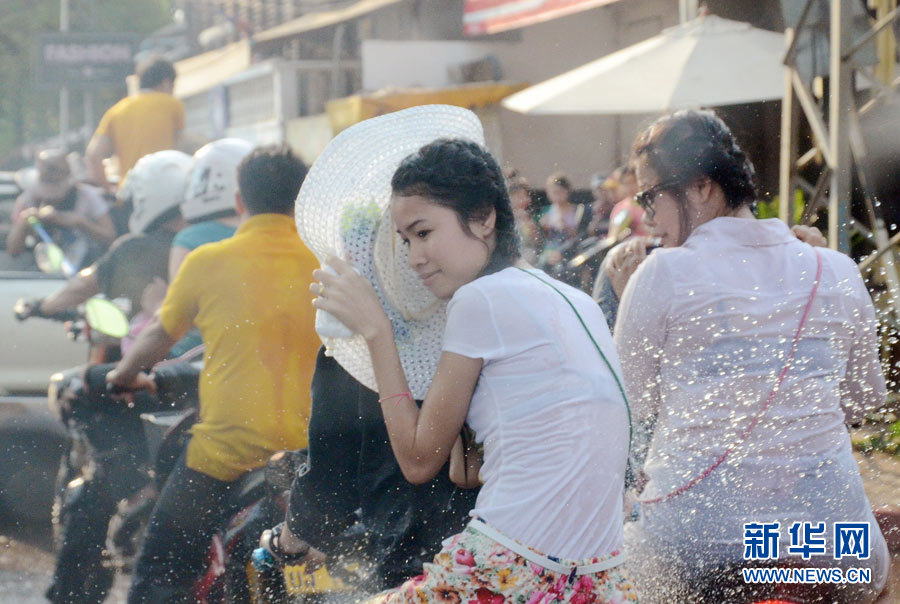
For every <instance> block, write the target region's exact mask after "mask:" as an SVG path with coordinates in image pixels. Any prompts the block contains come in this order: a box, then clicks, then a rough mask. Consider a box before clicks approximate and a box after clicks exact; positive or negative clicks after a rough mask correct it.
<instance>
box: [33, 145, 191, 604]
mask: <svg viewBox="0 0 900 604" xmlns="http://www.w3.org/2000/svg"><path fill="white" fill-rule="evenodd" d="M190 165H191V158H190V156H188V155H186V154H184V153H181V152H180V151H160V152H158V153H152V154H150V155H147V156H145V157H143V158H141V160H140V161H138V163H137V164H136V165H135V167H134V168H133V169H132V170H131V172H130V173H129V178H128V182H127V185H126V186H125V187H124V188H123V189H121V190H120V196H121V197H123V198H126V199H128V200H130V201H131V202H132V204H133V206H134V212H133V213H132V215H131V219H130V222H129V228H130V230H131V233H130V234H128V235H124V236H122V237H120V238H119V239H117V240H116V241H115V242H114V243H113V245H112V247H111V248H110V250H109V251H108V252H107V253H106V254H105V255H104V256H103V257H102V258H100V259H99V260H98V261H97V262H96V263H95V264H94V265H92V266H90V267H88V268H86V269H84V270H82V271H81V272H80V273H78V274H77V275H76V276H75V277H73V278H72V279H70V280H69V282H68V283H66V285H65V286H64V287H63V288H62V289H61V290H59V291H57V292H55V293H53V294H51V295H50V296H48V297H46V298H44V299H43V300H37V301H35V302H33V303H31V305H30V306H31V308H30V310H31V314H32V316H42V315H47V316H49V315H53V314H56V313H59V312H61V311H63V310H66V309H70V308H74V307H76V306H77V305H78V304H80V303H82V302H84V301H85V300H87V299H88V298H89V297H91V296H93V295H95V294H97V293H100V292H102V293H104V294H106V296H107V297H108V298H117V297H125V298H127V299H129V300H131V301H132V303H133V304H134V305H135V307H137V306H138V304H139V303H140V302H141V301H142V300H144V301H145V302H146V300H147V295H146V292H147V291H148V290H151V289H153V288H155V287H158V286H159V282H160V281H161V280H163V279H165V278H166V276H167V270H168V253H169V247H170V245H171V242H172V238H173V237H174V236H175V233H176V232H177V231H178V230H179V229H180V228H181V227H182V226H183V220H182V218H181V214H180V211H179V205H180V204H181V201H182V200H183V198H184V190H185V186H186V183H187V176H188V172H189V169H190ZM164 285H165V284H164V283H163V286H164ZM145 311H146V309H145ZM112 367H113V365H112V364H101V365H94V366H91V367H88V368H87V369H86V370H85V373H84V377H83V379H82V380H81V385H80V386H78V385H73V386H74V387H73V388H72V389H71V390H70V391H69V393H68V396H67V397H66V400H67V408H68V412H69V413H68V416H69V419H71V421H76V422H78V423H79V425H81V426H83V427H84V432H85V434H86V437H87V439H88V441H89V442H90V445H91V447H92V448H93V450H94V455H93V459H94V461H95V462H96V463H95V464H94V469H93V471H92V472H88V473H87V474H86V475H85V476H84V481H83V482H82V485H81V487H80V488H79V489H78V490H77V491H75V494H74V496H73V497H72V498H71V499H70V500H69V501H67V502H65V510H64V512H63V513H64V515H65V516H66V518H67V522H65V523H64V525H63V527H62V529H63V532H62V544H61V547H60V551H59V555H58V557H57V563H56V570H55V573H54V576H53V583H52V584H51V586H50V588H49V589H48V591H47V598H48V599H49V600H50V601H51V602H54V603H63V602H65V603H81V602H84V603H87V602H97V601H102V600H103V598H104V597H105V595H106V592H107V591H108V589H109V587H110V585H111V584H112V578H113V576H112V575H113V573H112V570H111V569H107V568H104V566H103V564H102V552H103V548H104V545H105V542H106V531H107V525H108V524H109V520H110V518H111V517H112V515H113V514H114V513H115V510H116V504H117V502H118V501H119V500H120V499H122V498H124V497H126V496H128V495H129V494H130V493H131V492H133V491H135V490H136V489H137V488H139V487H140V486H141V484H142V483H143V480H142V477H141V476H140V473H139V472H138V467H139V466H140V464H141V463H142V462H143V460H144V457H145V454H144V449H145V444H144V435H143V430H142V427H141V422H140V419H139V415H140V413H141V412H143V411H147V410H150V409H155V408H158V407H159V402H158V399H156V398H155V397H152V396H150V395H148V394H140V395H138V396H137V397H135V400H134V404H133V407H128V406H126V405H122V404H118V403H116V402H115V401H112V400H110V399H109V398H108V397H107V396H106V394H105V392H104V389H103V388H102V385H103V380H104V376H105V375H106V373H107V372H108V371H109V370H110V369H112ZM89 385H93V386H94V387H93V388H90V387H89ZM97 385H100V386H101V387H100V388H99V389H98V388H97Z"/></svg>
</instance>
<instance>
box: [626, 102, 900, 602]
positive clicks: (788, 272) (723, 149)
mask: <svg viewBox="0 0 900 604" xmlns="http://www.w3.org/2000/svg"><path fill="white" fill-rule="evenodd" d="M634 158H635V160H636V165H637V176H638V183H639V185H640V187H641V189H642V192H641V193H639V194H638V195H637V199H638V201H639V202H640V203H641V205H643V207H644V209H645V211H646V212H647V214H646V221H647V224H648V226H649V227H650V229H651V233H652V234H653V235H654V236H656V237H659V238H661V240H662V244H663V247H664V248H665V249H661V250H656V251H654V252H653V253H652V254H650V255H649V256H647V254H646V252H645V251H644V248H643V246H636V247H635V248H634V250H633V251H634V252H635V253H633V254H631V255H629V254H625V256H626V257H624V258H620V261H619V262H618V265H619V266H621V267H623V268H624V269H625V270H628V269H629V268H631V269H632V270H633V266H634V265H635V264H637V263H640V267H639V268H638V269H637V271H636V272H634V274H633V275H632V276H631V278H630V279H629V281H628V284H627V286H626V287H625V291H624V293H623V296H622V301H621V304H620V306H619V315H618V320H617V322H616V327H615V342H616V347H617V349H618V352H619V356H620V358H621V359H622V364H623V368H624V372H625V378H626V380H625V381H626V387H627V391H628V393H629V395H630V400H631V402H632V404H633V410H634V421H635V430H636V433H641V432H642V431H641V430H639V429H638V426H645V425H648V424H650V423H652V422H653V421H655V423H656V426H655V431H654V433H653V436H652V440H650V442H649V452H648V454H647V459H646V463H645V465H644V468H643V469H644V472H645V474H646V477H647V483H646V487H645V488H644V490H643V492H642V493H641V499H642V500H643V503H642V504H641V508H640V510H641V514H640V518H639V520H638V521H637V522H635V523H633V524H629V525H628V526H627V527H626V530H625V534H626V543H627V546H628V553H629V560H630V561H631V562H632V570H634V572H635V577H636V580H637V582H638V585H640V587H641V594H642V598H643V599H644V600H645V601H648V602H661V603H669V602H685V601H694V598H697V597H701V598H705V599H704V600H703V601H716V602H719V601H725V600H726V599H727V600H728V601H745V600H741V598H740V596H736V595H735V594H734V593H733V592H732V593H731V594H730V596H727V597H726V596H719V597H716V596H711V595H710V590H711V589H712V590H714V589H716V588H715V587H713V586H714V585H715V584H716V583H718V584H719V586H721V585H723V584H729V585H731V586H734V585H735V584H737V585H738V586H740V587H741V588H744V587H746V586H745V585H744V582H743V579H742V576H741V571H740V569H739V568H737V567H738V566H741V565H744V566H764V565H776V566H789V565H796V564H800V565H801V566H810V567H824V568H829V569H837V568H842V569H844V570H847V569H848V568H849V567H858V568H865V569H868V570H869V571H870V572H871V582H866V583H864V584H847V585H842V586H839V587H834V588H833V589H835V590H836V591H837V592H838V593H836V594H832V595H830V596H829V597H828V598H823V599H822V600H821V601H829V602H831V601H839V602H853V603H865V602H871V601H872V600H873V599H874V598H875V597H876V595H877V594H878V591H879V589H880V588H881V587H882V586H883V585H884V582H885V578H886V573H887V568H888V564H889V562H890V560H889V557H888V553H887V549H886V546H885V542H884V538H883V537H882V534H881V531H880V530H879V528H878V525H877V524H876V523H875V520H874V518H873V515H872V512H871V509H870V505H869V501H868V499H867V498H866V494H865V492H864V491H863V487H862V482H861V479H860V475H859V470H858V468H857V465H856V461H855V459H854V457H853V453H852V451H851V446H850V438H849V435H848V432H847V429H846V427H845V425H844V422H845V421H852V420H854V419H859V418H861V417H862V416H863V415H864V414H865V411H866V410H871V409H874V408H877V407H879V406H880V405H882V404H883V403H884V400H885V384H884V378H883V376H882V372H881V366H880V363H879V359H878V344H877V335H876V334H877V325H876V321H875V313H874V309H873V306H872V301H871V299H870V297H869V294H868V293H867V291H866V288H865V286H864V285H863V282H862V279H861V278H860V275H859V271H858V270H857V268H856V265H855V264H854V263H853V261H852V260H851V259H850V258H848V257H847V256H845V255H843V254H840V253H838V252H836V251H833V250H828V249H821V248H812V247H810V246H809V245H807V244H805V243H803V242H801V241H800V240H798V238H797V237H796V236H795V235H794V234H793V233H792V232H791V231H790V229H788V227H787V225H785V224H784V223H783V222H781V221H779V220H777V219H769V220H756V219H755V218H754V216H753V213H752V212H751V210H750V204H752V203H753V202H754V201H755V199H756V190H755V186H754V182H753V181H754V170H753V166H752V165H751V164H750V162H749V160H747V158H746V157H745V155H744V153H743V151H741V149H740V147H739V146H738V145H737V143H736V141H735V139H734V137H733V135H732V133H731V132H730V131H729V129H728V127H727V126H726V125H725V124H724V123H723V122H722V121H721V120H720V119H719V118H718V117H716V115H715V114H714V113H713V112H711V111H680V112H677V113H674V114H672V115H668V116H665V117H662V118H660V119H659V120H658V121H657V122H656V123H654V124H653V125H651V126H650V127H649V128H648V129H647V130H646V131H645V132H644V133H643V134H641V135H640V136H639V137H638V139H637V140H636V141H635V146H634ZM635 440H636V442H635V448H636V449H638V450H639V449H641V448H642V447H641V442H642V440H643V439H642V438H638V434H636V439H635ZM844 522H851V523H865V522H868V523H869V529H868V542H867V543H865V544H863V547H862V548H861V551H859V552H857V553H859V554H861V555H860V556H859V558H857V557H855V556H841V555H840V553H841V552H840V551H837V544H836V543H835V534H836V531H837V526H836V525H838V523H844ZM776 523H777V524H776ZM795 523H799V525H798V526H797V527H795ZM804 523H811V525H810V526H811V528H812V530H811V531H810V532H809V533H808V534H805V533H806V530H807V529H806V528H804V526H805V525H804ZM754 524H755V526H754ZM745 525H751V526H749V527H747V526H745ZM792 531H793V533H792ZM820 539H821V542H820V543H817V542H818V541H819V540H820ZM804 545H809V546H810V548H809V549H808V550H807V558H808V559H807V560H804V559H803V556H802V555H801V554H802V552H803V551H804ZM851 550H852V548H851ZM845 551H846V550H845ZM836 558H840V559H836ZM819 589H822V588H819ZM829 589H831V588H829ZM816 601H819V600H818V599H817V600H816Z"/></svg>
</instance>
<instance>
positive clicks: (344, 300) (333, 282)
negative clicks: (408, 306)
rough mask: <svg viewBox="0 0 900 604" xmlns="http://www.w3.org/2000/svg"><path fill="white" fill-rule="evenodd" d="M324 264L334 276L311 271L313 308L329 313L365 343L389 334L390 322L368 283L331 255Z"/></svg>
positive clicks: (350, 266)
mask: <svg viewBox="0 0 900 604" xmlns="http://www.w3.org/2000/svg"><path fill="white" fill-rule="evenodd" d="M325 263H326V264H327V265H328V266H330V267H331V268H333V269H334V271H335V272H336V274H332V273H330V272H328V271H325V270H322V269H317V270H315V271H313V279H315V280H316V281H315V282H314V283H311V284H310V286H309V291H311V292H312V293H314V294H316V295H317V296H318V297H317V298H315V299H314V300H313V306H315V307H316V308H318V309H321V310H324V311H327V312H329V313H331V314H332V315H334V316H335V317H336V318H337V319H338V320H339V321H340V322H341V323H343V324H344V325H346V326H347V327H348V328H350V329H351V330H352V331H353V332H355V333H358V334H360V335H361V336H363V337H364V338H365V339H366V340H367V341H371V340H373V339H375V338H376V337H377V336H379V335H381V334H383V333H393V332H392V328H391V322H390V320H389V319H388V317H387V315H386V314H385V312H384V308H383V307H382V306H381V302H380V301H379V300H378V295H377V294H376V293H375V289H374V288H373V287H372V284H371V283H369V280H368V279H366V278H365V277H363V276H362V275H360V274H359V273H358V272H356V270H354V268H353V266H352V265H350V264H349V263H347V262H345V261H343V260H341V259H340V258H337V257H335V256H329V257H328V259H327V260H326V261H325Z"/></svg>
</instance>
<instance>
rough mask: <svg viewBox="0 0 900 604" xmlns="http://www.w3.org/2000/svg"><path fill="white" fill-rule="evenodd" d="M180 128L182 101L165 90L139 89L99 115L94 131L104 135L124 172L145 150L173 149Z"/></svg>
mask: <svg viewBox="0 0 900 604" xmlns="http://www.w3.org/2000/svg"><path fill="white" fill-rule="evenodd" d="M183 129H184V103H182V102H181V101H180V100H178V99H176V98H175V97H173V96H172V95H171V94H166V93H165V92H156V91H152V92H140V93H138V94H137V95H135V96H129V97H126V98H124V99H122V100H121V101H119V102H118V103H116V104H115V105H113V106H112V107H110V109H109V110H108V111H107V112H106V113H104V114H103V118H102V119H101V120H100V125H99V126H97V132H96V134H98V135H101V136H108V137H109V138H110V139H111V140H112V143H113V148H114V149H115V153H116V157H118V158H119V174H120V176H121V177H122V179H123V180H124V178H125V175H126V174H127V173H128V171H129V170H131V168H132V167H133V166H134V164H136V163H137V160H139V159H140V158H142V157H144V156H145V155H147V154H148V153H155V152H156V151H165V150H166V149H174V148H175V143H176V141H177V137H178V133H179V132H181V131H182V130H183Z"/></svg>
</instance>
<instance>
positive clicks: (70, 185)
mask: <svg viewBox="0 0 900 604" xmlns="http://www.w3.org/2000/svg"><path fill="white" fill-rule="evenodd" d="M36 168H37V178H36V180H35V182H33V183H31V184H30V185H29V186H26V188H25V191H24V192H23V193H22V194H21V195H20V196H19V198H18V199H17V200H16V205H15V208H14V209H13V214H12V216H13V224H12V228H11V229H10V231H9V235H8V236H7V239H6V251H7V253H8V254H9V255H10V256H13V257H15V256H18V255H19V254H21V253H22V251H23V250H24V249H25V238H26V235H28V233H29V232H30V231H31V225H30V224H29V222H28V219H29V218H31V217H32V216H35V217H37V218H38V220H40V221H41V222H42V223H43V224H44V225H45V226H46V227H47V228H48V229H49V231H50V234H51V236H52V237H53V239H54V241H55V242H56V243H57V244H59V246H60V247H61V248H62V250H63V252H64V253H65V256H66V258H67V259H68V260H69V262H71V263H72V265H73V266H75V267H80V266H82V265H83V263H84V262H85V261H86V260H89V259H90V258H91V257H93V258H96V257H97V255H98V254H97V252H98V250H99V251H101V253H102V250H103V249H105V248H106V246H107V245H109V244H110V242H112V240H113V239H114V238H115V236H116V230H115V226H114V225H113V222H112V219H111V218H110V216H109V208H108V207H107V205H106V202H105V201H104V200H103V197H102V196H101V195H100V192H99V191H98V190H97V189H95V188H94V187H91V186H89V185H86V184H83V183H80V182H78V181H77V180H76V179H75V178H74V177H73V176H72V168H71V166H70V165H69V161H68V159H67V158H66V154H65V152H64V151H62V150H60V149H46V150H44V151H41V152H40V153H39V154H38V156H37V166H36Z"/></svg>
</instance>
